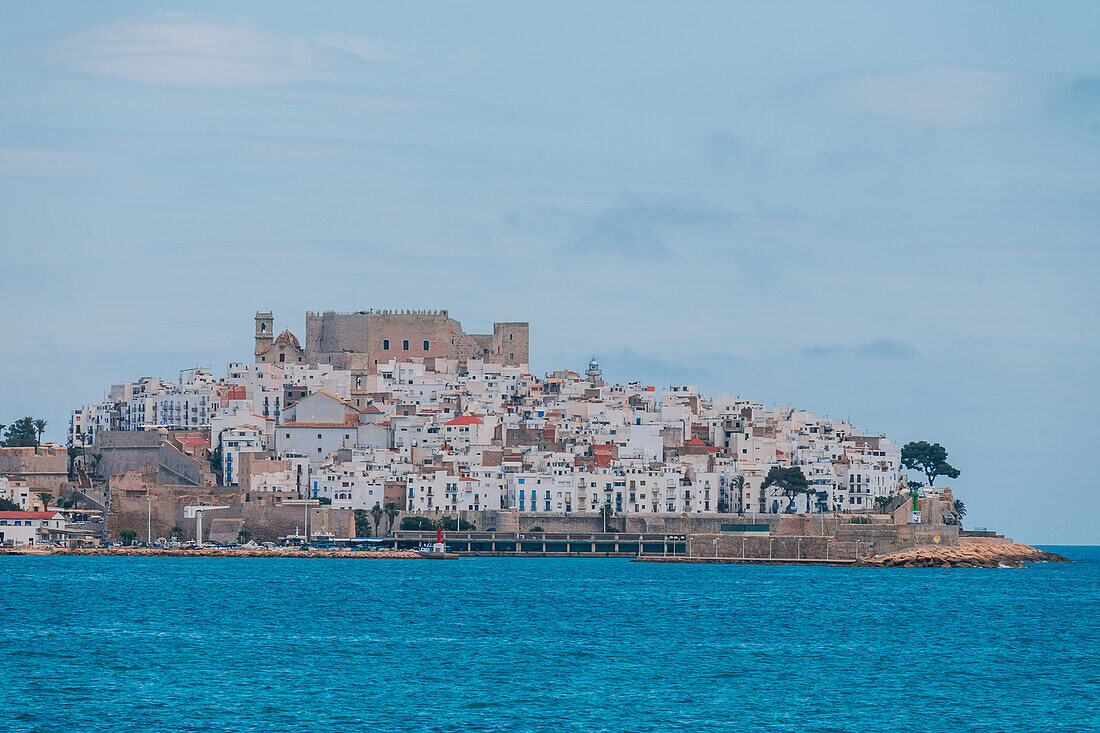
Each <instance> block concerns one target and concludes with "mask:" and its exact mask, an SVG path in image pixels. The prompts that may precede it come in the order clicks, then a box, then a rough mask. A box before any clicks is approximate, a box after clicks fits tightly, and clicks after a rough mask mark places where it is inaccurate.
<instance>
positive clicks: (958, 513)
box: [951, 499, 966, 528]
mask: <svg viewBox="0 0 1100 733" xmlns="http://www.w3.org/2000/svg"><path fill="white" fill-rule="evenodd" d="M951 509H952V511H953V512H954V513H955V521H956V522H958V523H959V527H960V528H961V527H962V523H963V522H962V519H963V517H965V516H966V504H964V503H963V500H962V499H955V503H954V504H952V506H951Z"/></svg>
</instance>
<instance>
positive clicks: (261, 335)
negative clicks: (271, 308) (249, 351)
mask: <svg viewBox="0 0 1100 733" xmlns="http://www.w3.org/2000/svg"><path fill="white" fill-rule="evenodd" d="M274 328H275V316H273V315H272V314H271V313H270V312H268V313H261V312H260V311H256V363H257V364H259V363H260V362H263V361H267V357H266V356H265V354H266V353H267V351H268V349H270V348H271V344H272V342H273V341H274V340H275V334H273V333H272V331H273V330H274Z"/></svg>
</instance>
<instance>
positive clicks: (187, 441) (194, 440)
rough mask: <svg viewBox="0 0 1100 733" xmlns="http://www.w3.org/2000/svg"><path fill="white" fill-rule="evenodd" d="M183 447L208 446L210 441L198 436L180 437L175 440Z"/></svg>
mask: <svg viewBox="0 0 1100 733" xmlns="http://www.w3.org/2000/svg"><path fill="white" fill-rule="evenodd" d="M177 440H179V442H181V443H183V444H184V445H206V446H209V445H210V441H209V440H207V439H206V438H203V437H200V436H198V435H181V436H180V437H179V438H177Z"/></svg>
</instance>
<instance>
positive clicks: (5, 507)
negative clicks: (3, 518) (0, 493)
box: [0, 498, 23, 512]
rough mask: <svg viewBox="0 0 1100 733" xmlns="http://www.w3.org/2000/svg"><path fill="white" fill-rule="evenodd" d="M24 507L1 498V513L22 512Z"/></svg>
mask: <svg viewBox="0 0 1100 733" xmlns="http://www.w3.org/2000/svg"><path fill="white" fill-rule="evenodd" d="M21 511H23V507H21V506H19V505H18V504H16V503H15V502H14V501H12V500H11V499H4V498H0V512H21Z"/></svg>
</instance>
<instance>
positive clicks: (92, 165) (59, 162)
mask: <svg viewBox="0 0 1100 733" xmlns="http://www.w3.org/2000/svg"><path fill="white" fill-rule="evenodd" d="M101 162H102V161H101V158H100V156H97V155H91V154H87V153H73V152H69V151H62V150H21V149H15V148H6V149H0V172H2V173H8V174H54V173H79V172H85V171H91V170H95V169H96V168H98V167H99V166H100V164H101Z"/></svg>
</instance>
